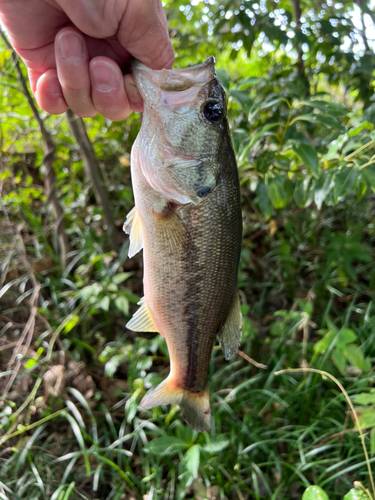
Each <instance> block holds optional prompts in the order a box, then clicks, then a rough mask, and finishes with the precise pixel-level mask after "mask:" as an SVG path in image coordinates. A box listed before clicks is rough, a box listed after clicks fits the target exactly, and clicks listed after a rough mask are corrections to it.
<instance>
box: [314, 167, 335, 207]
mask: <svg viewBox="0 0 375 500" xmlns="http://www.w3.org/2000/svg"><path fill="white" fill-rule="evenodd" d="M333 187H334V181H333V173H332V172H328V173H325V172H324V173H323V175H322V176H321V177H320V178H319V179H318V181H317V183H316V186H315V193H314V201H315V203H316V206H317V207H318V210H320V209H321V208H322V205H323V202H324V200H325V199H326V197H327V194H328V193H329V192H330V190H331V189H332V188H333Z"/></svg>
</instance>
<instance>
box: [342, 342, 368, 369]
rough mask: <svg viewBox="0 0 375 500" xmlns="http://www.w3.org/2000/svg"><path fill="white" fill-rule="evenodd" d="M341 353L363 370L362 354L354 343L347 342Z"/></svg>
mask: <svg viewBox="0 0 375 500" xmlns="http://www.w3.org/2000/svg"><path fill="white" fill-rule="evenodd" d="M343 354H344V356H345V357H346V359H347V360H348V361H349V363H350V364H352V365H353V366H356V367H357V368H358V369H359V370H363V354H362V351H361V349H360V348H359V347H358V346H357V345H356V344H349V345H348V346H346V348H345V349H344V350H343Z"/></svg>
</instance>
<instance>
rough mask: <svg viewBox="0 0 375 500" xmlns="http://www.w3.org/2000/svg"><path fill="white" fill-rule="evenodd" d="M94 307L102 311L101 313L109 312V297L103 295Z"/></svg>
mask: <svg viewBox="0 0 375 500" xmlns="http://www.w3.org/2000/svg"><path fill="white" fill-rule="evenodd" d="M95 306H96V307H98V308H99V309H103V311H108V310H109V297H108V296H107V295H105V296H104V297H103V298H102V300H100V301H99V302H97V303H96V304H95Z"/></svg>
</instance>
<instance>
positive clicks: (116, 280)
mask: <svg viewBox="0 0 375 500" xmlns="http://www.w3.org/2000/svg"><path fill="white" fill-rule="evenodd" d="M133 274H134V273H119V274H116V275H115V276H114V277H113V278H112V281H113V283H115V285H119V284H120V283H123V282H124V281H125V280H127V279H128V278H129V277H130V276H132V275H133Z"/></svg>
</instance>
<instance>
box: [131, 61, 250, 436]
mask: <svg viewBox="0 0 375 500" xmlns="http://www.w3.org/2000/svg"><path fill="white" fill-rule="evenodd" d="M133 76H134V79H135V82H136V85H137V87H138V90H139V92H140V94H141V96H142V98H143V103H144V111H143V117H142V124H141V129H140V131H139V134H138V136H137V138H136V140H135V142H134V144H133V147H132V151H131V177H132V186H133V193H134V201H135V207H134V208H133V209H132V211H131V212H130V213H129V214H128V216H127V218H126V221H125V224H124V230H125V232H127V233H128V234H129V235H130V244H129V257H132V256H133V255H135V254H136V253H137V252H139V251H140V250H141V249H142V248H143V263H144V278H143V285H144V297H143V298H142V299H141V300H140V302H139V305H140V308H139V309H138V310H137V311H136V313H135V314H134V316H133V317H132V318H131V320H130V321H129V322H128V323H127V325H126V326H127V328H128V329H130V330H133V331H136V332H137V331H142V332H159V333H160V334H161V335H162V336H163V337H165V340H166V343H167V347H168V352H169V357H170V373H169V375H168V377H167V378H166V379H165V380H164V381H163V382H162V383H161V384H159V385H158V386H157V387H156V388H153V389H151V390H150V391H149V392H147V393H146V395H145V396H144V398H143V399H142V401H141V403H140V405H141V406H142V407H143V408H145V409H150V408H153V407H156V406H159V405H167V404H177V405H179V406H180V409H181V415H182V417H183V418H184V420H185V421H186V422H187V423H188V424H189V425H190V426H191V427H192V428H193V429H195V430H197V431H200V432H202V431H205V430H209V429H210V424H211V410H210V401H209V384H208V371H209V363H210V358H211V353H212V349H213V346H214V344H215V340H216V339H218V340H219V343H220V346H221V348H222V349H223V351H224V355H225V359H226V360H229V359H230V358H232V357H233V356H234V355H235V353H236V352H237V349H238V346H239V344H240V342H241V334H242V316H241V307H240V300H239V293H238V288H237V272H238V264H239V258H240V247H241V238H242V215H241V200H240V186H239V176H238V170H237V165H236V159H235V155H234V152H233V148H232V143H231V139H230V134H229V127H228V119H227V108H226V96H225V92H224V89H223V87H222V85H221V83H220V81H219V79H218V77H217V76H216V72H215V60H214V58H213V57H209V58H208V59H207V60H206V61H205V62H203V63H201V64H198V65H196V66H191V67H188V68H184V69H162V70H151V69H150V68H148V67H147V66H145V65H144V64H142V63H140V62H139V61H136V62H135V63H134V66H133Z"/></svg>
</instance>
